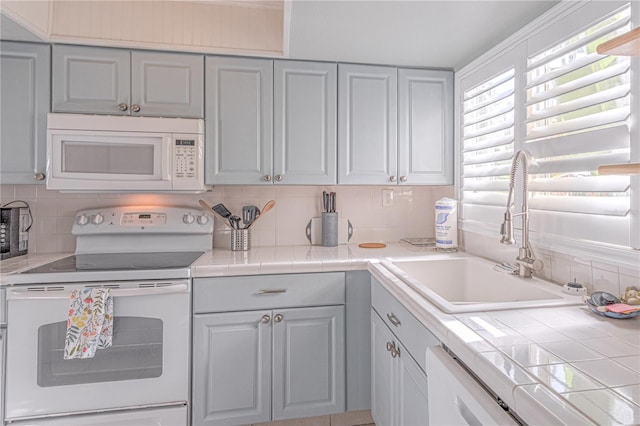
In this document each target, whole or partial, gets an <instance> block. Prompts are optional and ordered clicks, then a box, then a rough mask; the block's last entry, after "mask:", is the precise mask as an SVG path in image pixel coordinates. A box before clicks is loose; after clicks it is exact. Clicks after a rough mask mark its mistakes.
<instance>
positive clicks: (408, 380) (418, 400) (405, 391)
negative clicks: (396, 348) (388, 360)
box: [395, 343, 429, 426]
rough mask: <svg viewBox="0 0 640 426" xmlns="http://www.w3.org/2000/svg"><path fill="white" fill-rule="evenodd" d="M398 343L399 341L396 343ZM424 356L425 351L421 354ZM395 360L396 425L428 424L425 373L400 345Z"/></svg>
mask: <svg viewBox="0 0 640 426" xmlns="http://www.w3.org/2000/svg"><path fill="white" fill-rule="evenodd" d="M396 344H397V345H400V344H399V343H396ZM423 356H426V353H425V354H423ZM396 362H397V364H398V365H397V367H398V368H397V370H396V372H397V377H396V379H395V381H396V389H397V395H396V396H397V411H396V416H397V418H396V422H395V424H397V425H425V426H426V425H428V424H429V409H428V398H427V375H426V374H425V373H424V372H423V371H422V370H421V369H420V367H418V364H417V363H416V362H415V361H414V359H413V358H411V356H410V355H409V352H408V351H407V350H406V348H405V347H404V346H402V345H400V354H399V355H398V357H397V358H396Z"/></svg>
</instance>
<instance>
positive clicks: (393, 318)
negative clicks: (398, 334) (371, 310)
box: [387, 314, 402, 327]
mask: <svg viewBox="0 0 640 426" xmlns="http://www.w3.org/2000/svg"><path fill="white" fill-rule="evenodd" d="M387 318H389V321H391V324H393V325H395V326H396V327H400V325H402V323H401V322H400V320H399V319H398V318H396V316H395V315H394V314H387Z"/></svg>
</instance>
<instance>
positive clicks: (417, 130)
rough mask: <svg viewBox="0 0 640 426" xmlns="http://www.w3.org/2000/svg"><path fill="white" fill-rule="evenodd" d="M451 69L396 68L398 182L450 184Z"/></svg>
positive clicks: (451, 130)
mask: <svg viewBox="0 0 640 426" xmlns="http://www.w3.org/2000/svg"><path fill="white" fill-rule="evenodd" d="M452 95H453V73H452V72H450V71H433V70H421V69H399V70H398V176H399V179H398V182H399V183H400V184H407V185H416V184H430V185H451V184H453V96H452Z"/></svg>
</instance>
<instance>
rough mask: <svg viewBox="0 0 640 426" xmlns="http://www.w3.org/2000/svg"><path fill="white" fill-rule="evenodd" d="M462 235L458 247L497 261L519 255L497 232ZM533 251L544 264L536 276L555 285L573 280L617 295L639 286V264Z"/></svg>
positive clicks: (543, 250)
mask: <svg viewBox="0 0 640 426" xmlns="http://www.w3.org/2000/svg"><path fill="white" fill-rule="evenodd" d="M461 235H462V238H461V241H462V243H461V246H462V247H463V249H464V250H465V251H466V252H468V253H470V254H474V255H476V256H480V257H484V258H487V259H491V260H493V261H496V262H509V263H515V258H516V257H517V256H518V248H517V246H505V245H502V244H500V243H499V240H500V236H499V235H498V234H497V233H496V236H495V237H489V236H486V235H481V234H478V233H474V232H469V231H464V232H461ZM534 249H535V247H534ZM535 252H536V256H537V257H538V258H539V259H540V260H542V261H543V263H544V268H543V269H542V271H540V272H539V273H537V274H536V275H538V276H540V277H541V278H544V279H546V280H549V281H553V282H555V283H557V284H560V285H564V284H566V283H568V282H572V281H573V280H574V279H575V280H576V281H577V282H579V283H582V285H584V286H585V287H586V288H587V291H588V292H589V293H591V292H593V291H607V292H609V293H612V294H615V295H618V296H619V295H621V294H623V293H624V290H625V289H626V288H627V287H630V286H635V287H640V265H638V266H636V267H632V266H623V265H615V264H611V263H605V262H602V261H601V260H598V259H587V258H582V257H576V256H571V255H568V254H566V253H560V252H556V251H552V250H547V249H536V250H535Z"/></svg>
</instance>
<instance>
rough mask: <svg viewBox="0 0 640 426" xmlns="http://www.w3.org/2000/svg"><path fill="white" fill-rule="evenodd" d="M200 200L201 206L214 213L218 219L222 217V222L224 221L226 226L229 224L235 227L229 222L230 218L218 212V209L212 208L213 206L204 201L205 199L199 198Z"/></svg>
mask: <svg viewBox="0 0 640 426" xmlns="http://www.w3.org/2000/svg"><path fill="white" fill-rule="evenodd" d="M198 202H199V203H200V206H201V207H202V208H203V209H205V210H206V211H208V212H209V213H212V214H213V215H214V216H216V217H217V218H218V219H220V220H221V221H222V223H224V224H225V225H226V226H228V227H229V228H231V229H233V227H232V226H231V225H230V224H229V221H228V218H226V217H224V216H222V215H221V214H220V213H218V212H217V211H215V210H213V209H212V208H211V206H209V204H208V203H207V202H206V201H204V200H198Z"/></svg>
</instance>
